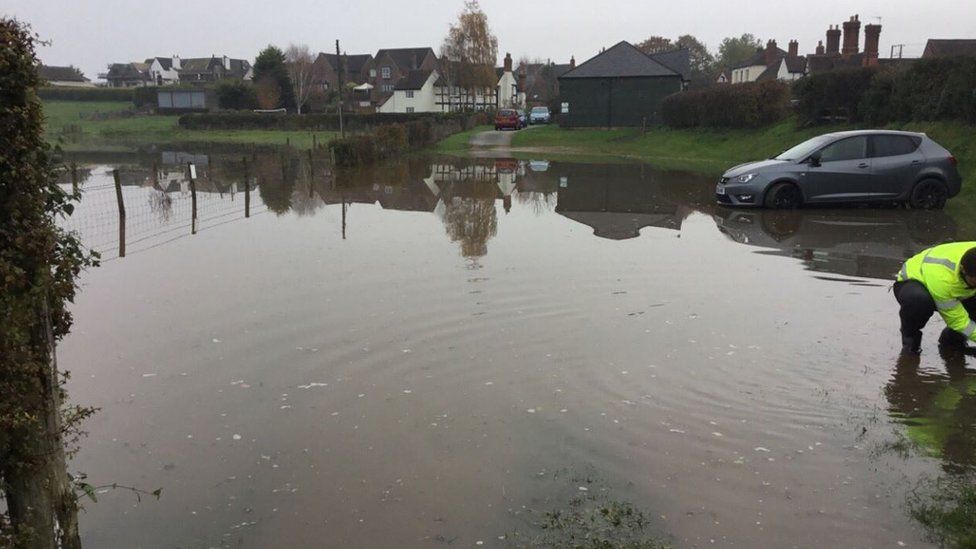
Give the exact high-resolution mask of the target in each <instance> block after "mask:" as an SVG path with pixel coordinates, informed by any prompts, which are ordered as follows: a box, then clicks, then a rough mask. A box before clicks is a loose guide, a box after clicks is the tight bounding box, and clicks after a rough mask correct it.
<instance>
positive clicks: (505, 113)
mask: <svg viewBox="0 0 976 549" xmlns="http://www.w3.org/2000/svg"><path fill="white" fill-rule="evenodd" d="M498 116H505V117H508V116H515V111H508V110H504V109H503V110H500V111H498Z"/></svg>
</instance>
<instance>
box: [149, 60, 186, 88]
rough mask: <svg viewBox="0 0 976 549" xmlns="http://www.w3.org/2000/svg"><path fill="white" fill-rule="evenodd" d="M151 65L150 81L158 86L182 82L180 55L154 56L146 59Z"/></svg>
mask: <svg viewBox="0 0 976 549" xmlns="http://www.w3.org/2000/svg"><path fill="white" fill-rule="evenodd" d="M146 64H147V65H149V81H150V82H152V83H153V84H154V85H156V86H169V85H173V84H179V83H180V68H181V66H182V65H181V64H180V57H179V56H178V55H174V56H173V57H152V58H150V59H146Z"/></svg>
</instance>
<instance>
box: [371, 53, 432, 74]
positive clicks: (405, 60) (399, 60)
mask: <svg viewBox="0 0 976 549" xmlns="http://www.w3.org/2000/svg"><path fill="white" fill-rule="evenodd" d="M384 54H385V55H389V56H390V58H391V59H393V62H394V63H396V65H397V67H398V68H399V69H400V70H410V69H417V68H420V64H421V63H423V62H424V57H426V56H427V55H428V54H430V55H433V56H434V58H435V59H436V57H437V56H436V55H435V54H434V50H433V49H432V48H396V49H384V50H380V51H378V52H376V59H379V58H380V57H382V56H383V55H384Z"/></svg>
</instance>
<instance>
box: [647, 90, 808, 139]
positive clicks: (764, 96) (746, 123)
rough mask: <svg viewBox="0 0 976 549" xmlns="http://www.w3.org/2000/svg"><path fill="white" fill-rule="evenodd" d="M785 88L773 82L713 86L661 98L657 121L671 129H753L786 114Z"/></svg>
mask: <svg viewBox="0 0 976 549" xmlns="http://www.w3.org/2000/svg"><path fill="white" fill-rule="evenodd" d="M789 102H790V90H789V86H787V85H786V84H784V83H782V82H779V81H777V80H770V81H764V82H752V83H747V84H736V85H734V86H714V87H711V88H707V89H704V90H697V91H685V92H678V93H675V94H672V95H669V96H667V97H665V98H664V101H663V102H662V104H661V118H662V120H663V121H664V123H665V124H666V125H667V126H670V127H672V128H697V127H707V128H757V127H761V126H767V125H770V124H774V123H776V122H779V121H781V120H783V119H784V118H786V116H787V114H789Z"/></svg>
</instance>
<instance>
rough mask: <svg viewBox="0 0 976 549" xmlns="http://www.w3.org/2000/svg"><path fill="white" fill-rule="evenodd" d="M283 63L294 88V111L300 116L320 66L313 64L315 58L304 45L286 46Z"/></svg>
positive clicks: (310, 93)
mask: <svg viewBox="0 0 976 549" xmlns="http://www.w3.org/2000/svg"><path fill="white" fill-rule="evenodd" d="M285 62H286V65H287V67H288V77H289V78H290V79H291V84H292V86H293V87H294V88H295V109H296V110H297V111H298V114H302V107H304V106H305V104H306V103H308V98H309V97H310V96H311V95H312V83H313V82H314V81H315V77H316V76H317V74H316V73H317V72H319V67H320V65H316V64H315V57H314V56H313V55H312V52H311V51H309V49H308V46H306V45H304V44H302V45H295V44H292V45H290V46H288V50H287V51H285ZM339 62H340V63H341V62H342V61H341V60H340V61H339Z"/></svg>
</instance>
